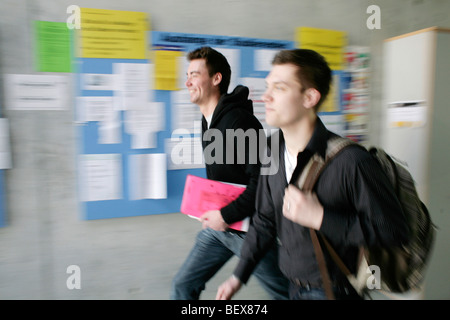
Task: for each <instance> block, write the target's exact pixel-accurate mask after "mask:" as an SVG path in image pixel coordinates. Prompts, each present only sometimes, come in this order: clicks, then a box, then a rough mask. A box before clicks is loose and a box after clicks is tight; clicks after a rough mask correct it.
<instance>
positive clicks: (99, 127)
mask: <svg viewBox="0 0 450 320" xmlns="http://www.w3.org/2000/svg"><path fill="white" fill-rule="evenodd" d="M147 40H148V52H147V53H148V55H147V58H146V59H108V58H87V57H80V58H77V72H76V75H77V81H76V83H77V95H76V112H75V114H76V116H75V117H76V130H77V134H78V141H79V147H78V153H77V164H78V166H79V167H78V181H79V183H78V185H79V195H80V196H79V199H80V203H81V207H82V211H83V212H82V218H83V219H87V220H93V219H105V218H116V217H130V216H142V215H153V214H164V213H173V212H179V210H180V205H181V200H182V195H183V190H184V184H185V181H186V177H187V175H188V174H192V175H196V176H200V177H206V170H205V168H204V163H203V156H202V153H201V144H200V142H201V141H200V134H201V126H200V120H201V114H200V112H199V110H198V106H195V105H193V104H191V103H190V101H189V95H188V93H187V90H186V89H185V85H184V82H185V79H186V76H185V75H186V70H187V65H188V62H187V61H186V54H187V52H189V51H192V50H194V49H195V48H197V47H200V46H211V47H213V48H215V49H217V50H218V51H220V52H222V53H223V54H224V55H225V56H226V57H227V59H228V60H229V62H230V65H231V69H232V79H231V83H230V91H231V90H233V89H234V87H235V86H236V85H237V84H244V85H247V86H248V87H249V88H250V98H251V99H252V100H253V102H254V108H255V115H256V116H257V117H259V118H260V120H263V113H264V111H263V103H262V101H261V94H262V92H263V91H264V88H265V84H264V78H265V77H266V76H267V74H268V72H269V70H270V65H271V60H272V58H273V55H274V54H275V53H276V52H278V51H279V50H281V49H290V48H293V47H294V42H293V41H282V40H269V39H254V38H242V37H229V36H215V35H201V34H186V33H173V32H157V31H149V32H148V39H147ZM147 76H148V77H147ZM263 125H264V123H263ZM149 128H150V129H149ZM186 145H188V146H189V150H191V151H192V154H187V157H185V156H186V154H184V153H183V152H184V151H185V150H188V149H186V148H185V146H186ZM180 150H181V151H180ZM187 153H188V152H187ZM180 155H181V160H180ZM174 159H176V161H175V160H174ZM186 159H188V160H189V159H190V160H191V161H185V160H186ZM180 161H181V162H180Z"/></svg>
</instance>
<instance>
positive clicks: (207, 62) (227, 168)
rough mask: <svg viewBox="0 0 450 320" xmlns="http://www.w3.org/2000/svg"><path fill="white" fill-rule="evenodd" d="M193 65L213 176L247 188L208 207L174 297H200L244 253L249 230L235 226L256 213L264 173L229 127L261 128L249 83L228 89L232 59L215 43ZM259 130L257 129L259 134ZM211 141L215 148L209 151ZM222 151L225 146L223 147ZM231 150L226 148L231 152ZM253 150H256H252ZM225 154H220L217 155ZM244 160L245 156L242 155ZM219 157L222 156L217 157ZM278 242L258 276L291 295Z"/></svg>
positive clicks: (279, 294)
mask: <svg viewBox="0 0 450 320" xmlns="http://www.w3.org/2000/svg"><path fill="white" fill-rule="evenodd" d="M187 58H188V60H189V67H188V71H187V80H186V87H187V89H188V90H189V94H190V97H191V102H192V103H195V104H197V105H198V106H199V108H200V111H201V113H202V114H203V117H202V137H203V139H202V147H203V151H204V157H205V164H206V175H207V178H208V179H211V180H216V181H222V182H228V183H234V184H242V185H246V186H247V187H246V189H245V191H244V192H243V193H242V194H241V195H240V196H239V197H238V198H237V199H235V200H234V201H232V202H231V203H229V204H228V205H226V206H224V207H223V208H221V209H220V210H209V211H206V212H204V213H203V215H202V216H201V222H202V225H203V230H201V231H200V232H199V233H198V235H197V238H196V241H195V244H194V246H193V248H192V250H191V251H190V253H189V254H188V256H187V258H186V260H185V262H184V263H183V265H182V266H181V267H180V269H179V271H178V273H177V274H176V275H175V277H174V279H173V282H172V289H171V294H170V298H171V299H174V300H198V299H199V298H200V295H201V293H202V291H203V290H204V289H205V284H206V283H207V282H208V281H209V280H210V279H211V278H212V277H213V276H214V275H215V274H216V273H217V272H218V271H219V270H220V269H221V268H222V267H223V266H224V265H225V263H227V262H228V260H230V259H231V258H232V257H233V256H234V255H237V256H239V253H240V249H241V245H242V243H243V241H244V239H245V236H246V233H245V232H243V231H237V230H232V229H230V228H228V227H229V225H231V224H232V223H234V222H237V221H241V220H243V219H245V218H247V217H251V216H252V214H253V212H254V209H255V193H256V187H257V183H258V177H259V173H260V165H261V163H260V161H259V159H258V157H255V159H256V160H257V161H254V162H253V161H252V160H251V159H252V148H250V146H249V144H246V147H245V150H244V151H243V152H238V150H239V148H238V147H237V144H236V143H235V140H234V137H228V136H227V132H228V131H229V130H230V131H234V130H242V132H247V131H254V132H256V133H257V132H258V131H259V130H262V125H261V123H260V122H259V121H258V119H257V118H256V117H255V116H254V115H253V104H252V101H251V100H249V99H248V95H249V89H248V88H247V87H244V86H241V85H239V86H237V87H236V88H235V89H234V90H233V92H231V93H227V91H228V86H229V84H230V78H231V69H230V65H229V64H228V61H227V59H226V58H225V57H224V56H223V55H222V54H221V53H220V52H218V51H216V50H214V49H212V48H210V47H201V48H198V49H196V50H194V51H191V52H189V54H188V57H187ZM214 132H215V133H219V134H220V135H221V136H222V138H223V140H222V142H223V143H220V144H217V141H216V140H215V139H217V138H212V133H214ZM257 136H258V135H257ZM212 145H216V146H218V147H217V148H213V150H214V152H212V151H209V152H208V150H210V148H211V146H212ZM221 151H223V152H221ZM231 151H232V154H233V155H234V156H231V161H229V160H230V154H229V153H228V154H227V152H231ZM253 152H254V151H253ZM220 153H222V156H221V157H219V158H220V159H217V158H216V157H218V155H219V154H220ZM242 159H243V160H244V161H240V160H242ZM216 160H217V161H216ZM277 250H278V248H277V245H276V244H274V245H273V246H271V248H268V250H267V254H266V255H265V257H264V258H263V259H261V263H260V264H259V265H258V267H257V268H256V270H255V273H254V275H255V277H256V278H257V279H258V281H259V283H260V284H261V285H262V286H263V288H264V289H265V290H266V291H267V293H268V294H269V295H270V297H271V298H272V299H279V300H285V299H287V298H288V281H287V279H286V278H285V277H284V276H283V274H282V273H281V271H280V270H279V268H278V264H277V257H278V254H277Z"/></svg>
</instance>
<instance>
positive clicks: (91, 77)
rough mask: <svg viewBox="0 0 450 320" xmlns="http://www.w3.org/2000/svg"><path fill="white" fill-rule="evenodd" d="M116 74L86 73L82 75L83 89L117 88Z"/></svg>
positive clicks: (111, 89) (110, 89) (112, 89)
mask: <svg viewBox="0 0 450 320" xmlns="http://www.w3.org/2000/svg"><path fill="white" fill-rule="evenodd" d="M116 78H117V75H115V74H94V73H84V74H82V75H81V88H82V90H108V91H114V90H116V87H117V85H116Z"/></svg>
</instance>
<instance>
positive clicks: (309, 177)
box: [296, 136, 354, 300]
mask: <svg viewBox="0 0 450 320" xmlns="http://www.w3.org/2000/svg"><path fill="white" fill-rule="evenodd" d="M327 143H328V145H327V150H326V155H325V159H323V158H322V157H320V156H319V155H317V154H314V155H313V156H312V157H311V159H310V161H309V162H308V163H307V164H306V166H305V168H304V169H303V171H302V173H301V175H300V177H299V178H298V179H297V182H296V185H297V187H298V188H299V189H300V190H302V191H312V189H313V187H314V185H315V184H316V182H317V180H318V179H319V176H320V174H321V173H322V171H323V170H324V169H325V168H326V166H327V165H328V163H329V162H330V161H331V160H332V159H334V157H336V155H338V154H339V152H341V151H342V150H343V149H344V148H345V147H347V146H349V145H351V144H354V142H353V141H351V140H350V139H347V138H342V137H339V136H336V137H333V138H331V139H329V140H328V142H327ZM309 233H310V236H311V241H312V244H313V247H314V253H315V255H316V259H317V263H318V265H319V271H320V274H321V277H322V282H323V286H324V290H325V294H326V296H327V298H328V299H329V300H334V299H335V297H334V294H333V288H332V283H331V279H330V275H329V273H328V269H327V266H326V262H325V256H324V254H323V251H322V247H321V245H320V241H319V239H318V237H317V231H316V230H314V229H312V228H310V229H309ZM322 239H323V240H325V241H326V239H325V238H323V237H322ZM325 244H326V246H327V249H328V250H329V248H328V245H329V243H328V241H326V242H325ZM331 249H332V248H331ZM333 252H334V250H333ZM334 254H335V255H336V256H337V254H336V253H335V252H334ZM332 255H333V254H332ZM338 258H339V257H338ZM339 260H340V259H339ZM342 265H343V266H344V268H345V269H347V268H346V267H345V265H344V264H343V263H342ZM347 271H348V269H347ZM348 273H350V272H349V271H348Z"/></svg>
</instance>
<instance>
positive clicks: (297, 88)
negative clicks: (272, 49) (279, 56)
mask: <svg viewBox="0 0 450 320" xmlns="http://www.w3.org/2000/svg"><path fill="white" fill-rule="evenodd" d="M297 70H298V67H297V66H294V65H292V64H282V65H274V66H273V68H272V70H271V71H270V73H269V75H268V76H267V78H266V85H267V88H266V91H265V93H264V95H263V97H262V98H263V101H264V103H265V106H266V122H267V123H268V124H269V125H271V126H273V127H276V128H283V127H286V126H289V125H290V124H292V123H294V122H297V121H298V120H300V119H301V118H302V117H303V115H304V114H305V112H306V109H305V108H304V106H303V99H304V95H303V94H302V92H301V84H300V82H299V80H298V78H297V76H296V72H297Z"/></svg>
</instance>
